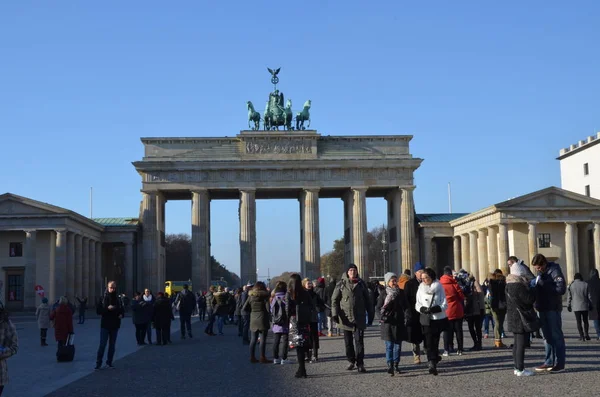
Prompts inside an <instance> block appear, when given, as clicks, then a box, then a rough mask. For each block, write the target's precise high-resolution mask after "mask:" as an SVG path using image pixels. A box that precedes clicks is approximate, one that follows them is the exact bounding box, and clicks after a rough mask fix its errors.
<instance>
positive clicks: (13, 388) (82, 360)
mask: <svg viewBox="0 0 600 397" xmlns="http://www.w3.org/2000/svg"><path fill="white" fill-rule="evenodd" d="M95 317H96V318H92V319H88V320H86V322H85V324H83V325H79V324H77V323H76V321H77V318H76V317H74V319H75V322H74V324H73V327H74V331H75V350H76V351H75V360H74V361H73V362H70V363H58V362H57V361H56V342H55V340H54V329H49V330H48V341H47V342H48V344H49V345H50V346H47V347H42V346H40V333H39V332H40V331H39V329H38V327H37V322H36V320H35V317H32V316H14V317H13V318H12V319H11V320H12V321H13V322H14V323H15V325H16V327H17V333H18V335H19V352H18V353H17V354H16V355H15V356H13V357H11V358H9V359H8V360H7V363H8V376H9V378H10V380H9V384H8V385H7V386H6V388H5V389H4V393H3V397H4V396H9V397H13V396H15V397H17V396H28V397H41V396H44V395H46V394H48V393H51V392H52V391H54V390H57V389H59V388H61V387H63V386H65V385H68V384H70V383H72V382H75V381H76V380H78V379H80V378H82V377H85V376H86V375H89V374H90V373H92V372H94V366H95V362H96V351H97V349H98V343H99V339H100V320H99V319H98V318H97V316H95ZM197 320H198V319H197V317H196V318H192V321H197ZM178 330H179V319H178V318H176V319H175V321H174V322H173V326H172V331H173V332H176V331H178ZM152 340H153V341H154V340H155V335H154V330H153V335H152ZM173 341H174V342H175V343H177V342H178V341H179V337H177V336H175V338H173ZM145 348H147V349H160V347H158V346H144V347H138V346H137V344H136V341H135V327H134V326H133V323H132V322H131V317H125V318H124V319H123V321H122V324H121V329H120V331H119V336H118V338H117V347H116V353H115V360H120V359H122V358H123V357H126V356H127V355H129V354H131V353H134V352H137V351H139V350H143V349H145ZM107 350H108V348H107ZM67 395H69V394H62V396H67ZM70 395H71V396H75V394H70Z"/></svg>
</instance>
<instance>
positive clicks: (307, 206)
mask: <svg viewBox="0 0 600 397" xmlns="http://www.w3.org/2000/svg"><path fill="white" fill-rule="evenodd" d="M302 202H303V204H304V205H303V206H304V211H303V214H304V222H303V223H304V225H303V230H304V238H303V242H304V263H305V265H304V266H305V269H306V270H305V271H306V273H304V274H303V275H304V276H305V277H308V278H310V279H311V280H313V279H315V278H317V277H319V276H320V275H321V245H320V244H321V243H320V233H319V189H305V190H304V191H303V192H302Z"/></svg>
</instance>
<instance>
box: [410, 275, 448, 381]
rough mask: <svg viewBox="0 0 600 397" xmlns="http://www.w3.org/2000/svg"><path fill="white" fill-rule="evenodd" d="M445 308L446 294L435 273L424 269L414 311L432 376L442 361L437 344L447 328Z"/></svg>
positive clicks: (435, 373) (446, 305)
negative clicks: (418, 322)
mask: <svg viewBox="0 0 600 397" xmlns="http://www.w3.org/2000/svg"><path fill="white" fill-rule="evenodd" d="M447 307H448V304H447V303H446V294H445V293H444V288H443V287H442V285H441V284H440V283H439V282H438V281H437V276H436V274H435V271H433V269H431V268H426V269H425V270H424V271H423V273H422V274H421V285H419V289H418V290H417V302H416V304H415V309H416V310H417V312H419V313H420V316H421V317H420V320H421V325H422V326H423V335H424V336H425V347H426V348H427V361H428V362H429V365H428V367H429V373H430V374H432V375H437V374H438V372H437V364H438V362H439V361H440V360H441V359H442V357H441V356H440V352H439V344H440V334H441V333H442V331H444V330H445V329H446V328H447V326H448V319H447V318H446V308H447Z"/></svg>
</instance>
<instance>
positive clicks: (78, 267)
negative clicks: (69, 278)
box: [74, 234, 83, 296]
mask: <svg viewBox="0 0 600 397" xmlns="http://www.w3.org/2000/svg"><path fill="white" fill-rule="evenodd" d="M82 239H83V236H82V235H81V234H76V235H75V290H74V294H75V295H77V296H81V294H82V293H83V289H82V288H81V285H82V284H83V272H82V268H83V252H82V250H81V246H82Z"/></svg>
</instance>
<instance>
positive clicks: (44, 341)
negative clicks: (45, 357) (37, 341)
mask: <svg viewBox="0 0 600 397" xmlns="http://www.w3.org/2000/svg"><path fill="white" fill-rule="evenodd" d="M42 346H48V344H47V343H46V338H42Z"/></svg>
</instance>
